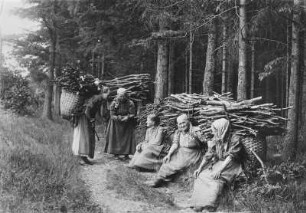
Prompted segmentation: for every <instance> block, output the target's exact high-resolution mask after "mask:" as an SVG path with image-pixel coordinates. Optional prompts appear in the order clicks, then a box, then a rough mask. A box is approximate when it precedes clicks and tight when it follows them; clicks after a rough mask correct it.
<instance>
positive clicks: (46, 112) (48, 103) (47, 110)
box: [42, 40, 56, 120]
mask: <svg viewBox="0 0 306 213" xmlns="http://www.w3.org/2000/svg"><path fill="white" fill-rule="evenodd" d="M55 51H56V41H55V40H53V41H51V46H50V69H49V71H48V79H47V81H46V88H45V100H44V107H43V113H42V118H47V119H50V120H52V96H53V80H54V67H55Z"/></svg>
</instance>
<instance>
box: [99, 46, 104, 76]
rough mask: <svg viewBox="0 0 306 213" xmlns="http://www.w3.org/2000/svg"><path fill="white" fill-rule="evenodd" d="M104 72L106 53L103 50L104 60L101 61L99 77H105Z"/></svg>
mask: <svg viewBox="0 0 306 213" xmlns="http://www.w3.org/2000/svg"><path fill="white" fill-rule="evenodd" d="M104 73H105V54H104V52H103V53H102V61H101V76H100V77H99V78H100V79H103V78H104Z"/></svg>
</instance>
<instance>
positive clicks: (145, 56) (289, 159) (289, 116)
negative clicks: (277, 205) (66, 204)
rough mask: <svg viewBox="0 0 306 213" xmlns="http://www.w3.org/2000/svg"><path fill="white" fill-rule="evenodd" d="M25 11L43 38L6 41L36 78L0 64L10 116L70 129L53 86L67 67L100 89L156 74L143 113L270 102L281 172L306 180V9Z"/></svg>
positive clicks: (264, 3) (203, 4)
mask: <svg viewBox="0 0 306 213" xmlns="http://www.w3.org/2000/svg"><path fill="white" fill-rule="evenodd" d="M25 1H26V2H28V3H29V5H30V6H29V7H27V8H20V9H18V10H17V11H16V12H17V13H18V15H19V16H20V17H23V18H27V19H31V20H34V21H37V22H39V23H40V29H39V30H38V31H35V32H32V33H30V34H27V35H23V36H20V37H15V36H14V37H7V38H3V39H4V40H5V41H6V42H10V43H11V44H12V45H13V54H14V56H15V57H16V59H17V60H18V62H19V64H20V66H22V67H24V68H26V69H27V70H28V75H26V76H24V75H22V74H21V73H20V72H18V71H15V70H10V69H9V68H8V67H5V66H3V65H2V64H1V73H0V79H1V84H0V85H1V87H0V89H1V91H0V98H1V102H2V103H3V104H4V106H5V108H8V109H11V110H13V111H14V112H15V113H17V114H19V115H22V116H30V117H35V119H43V120H44V122H64V121H58V120H61V119H60V97H61V88H60V86H59V85H57V84H55V83H54V82H55V80H56V79H58V78H60V77H61V76H62V75H63V70H64V68H65V67H67V65H69V66H70V67H74V68H75V69H77V70H78V71H79V75H84V74H91V75H92V76H94V77H95V78H98V79H101V80H111V79H116V78H120V77H122V76H127V75H131V74H149V75H150V77H151V81H152V82H153V83H152V84H151V85H150V88H149V91H150V92H149V93H148V97H147V99H146V101H145V102H143V103H142V104H143V106H145V105H146V104H152V103H154V104H159V103H161V102H162V100H163V99H164V98H167V97H168V96H170V95H172V94H181V93H186V94H201V95H206V96H213V95H214V94H231V97H232V98H233V99H234V100H235V101H238V102H239V101H244V100H248V99H253V98H256V97H260V96H261V97H262V102H263V103H273V104H274V107H275V108H277V109H279V110H278V112H277V115H278V116H281V117H284V118H285V120H286V122H285V131H284V132H282V134H281V135H279V136H272V141H274V142H273V143H274V145H273V146H275V147H277V148H275V149H277V150H276V151H275V152H276V153H277V154H279V156H280V158H281V161H280V162H282V163H284V164H282V165H287V166H288V165H290V166H288V167H286V166H285V168H287V169H288V168H289V167H290V169H292V171H293V170H294V172H298V171H297V170H299V169H300V168H301V167H299V166H302V167H303V169H302V170H303V172H302V171H301V170H300V171H299V172H298V175H296V176H295V177H297V176H299V177H302V176H303V175H302V173H303V174H306V170H305V160H306V159H305V157H304V158H303V155H304V154H305V152H306V146H305V140H306V139H305V138H306V106H305V105H306V79H304V76H306V73H305V72H304V71H305V66H304V65H305V62H306V61H305V53H306V50H305V44H306V34H305V29H306V19H305V12H306V3H305V1H303V0H213V1H209V0H25ZM45 120H47V121H45ZM46 125H47V124H46ZM0 136H1V135H0ZM275 141H276V142H275ZM271 143H272V142H271ZM276 168H278V167H273V169H275V170H276ZM278 169H279V170H281V169H280V168H278ZM282 169H283V170H282V172H283V171H285V170H286V169H284V166H283V167H282ZM271 171H272V170H271ZM273 171H274V170H273ZM0 176H1V175H0ZM283 176H284V177H285V176H286V174H285V173H283ZM289 176H290V175H289ZM289 176H288V177H289ZM290 177H291V176H290ZM286 178H287V176H286ZM289 179H290V178H289ZM297 179H298V178H297ZM295 181H297V180H295ZM296 183H297V182H295V184H296ZM286 189H287V192H288V190H289V189H291V188H286ZM274 193H275V194H277V192H274ZM290 193H291V192H290ZM304 193H305V192H304ZM275 194H274V196H275ZM296 199H300V200H299V201H302V200H304V201H305V195H304V197H303V196H302V198H301V197H299V198H297V195H296V197H294V196H292V197H291V201H292V202H295V200H296ZM304 201H303V203H304ZM301 205H302V204H301ZM303 205H304V207H303V208H305V204H303ZM299 208H302V207H301V206H299V207H297V206H295V210H297V209H299ZM286 211H287V212H288V209H287V210H285V212H286ZM93 212H95V210H93Z"/></svg>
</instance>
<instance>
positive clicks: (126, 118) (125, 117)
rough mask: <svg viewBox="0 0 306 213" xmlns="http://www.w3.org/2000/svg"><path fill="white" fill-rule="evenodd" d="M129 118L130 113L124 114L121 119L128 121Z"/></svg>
mask: <svg viewBox="0 0 306 213" xmlns="http://www.w3.org/2000/svg"><path fill="white" fill-rule="evenodd" d="M128 119H129V116H128V115H126V116H122V118H121V121H123V122H125V121H127V120H128Z"/></svg>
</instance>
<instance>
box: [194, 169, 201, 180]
mask: <svg viewBox="0 0 306 213" xmlns="http://www.w3.org/2000/svg"><path fill="white" fill-rule="evenodd" d="M200 173H201V169H200V168H198V169H197V170H195V171H194V173H193V176H194V177H195V178H198V176H199V174H200Z"/></svg>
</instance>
